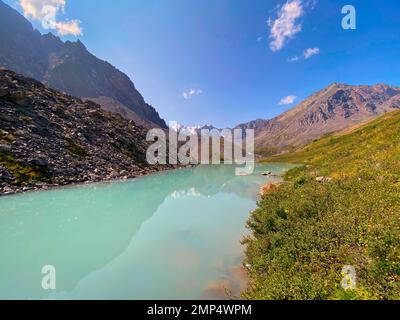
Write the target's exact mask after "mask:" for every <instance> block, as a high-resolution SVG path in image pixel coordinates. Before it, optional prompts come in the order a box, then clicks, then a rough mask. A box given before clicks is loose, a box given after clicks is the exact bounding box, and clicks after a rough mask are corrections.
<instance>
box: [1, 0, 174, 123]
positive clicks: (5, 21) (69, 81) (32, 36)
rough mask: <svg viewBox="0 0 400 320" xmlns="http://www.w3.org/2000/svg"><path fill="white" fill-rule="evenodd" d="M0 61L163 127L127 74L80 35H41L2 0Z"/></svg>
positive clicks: (6, 65)
mask: <svg viewBox="0 0 400 320" xmlns="http://www.w3.org/2000/svg"><path fill="white" fill-rule="evenodd" d="M0 66H1V67H5V68H7V69H10V70H13V71H15V72H17V73H20V74H23V75H25V76H28V77H32V78H35V79H36V80H39V81H41V82H43V83H44V84H45V85H47V86H49V87H51V88H54V89H56V90H59V91H63V92H66V93H68V94H70V95H73V96H76V97H79V98H90V99H93V100H95V101H96V102H97V103H99V104H100V105H102V106H103V107H104V109H106V110H108V111H112V112H116V113H119V114H121V115H123V116H124V117H126V118H128V119H131V120H134V121H135V122H137V123H138V124H141V125H143V126H145V127H148V128H150V127H161V128H167V126H166V123H165V121H164V120H162V119H161V118H160V116H159V114H158V113H157V111H156V110H155V109H154V108H153V107H152V106H150V105H149V104H147V103H146V102H145V100H144V99H143V97H142V95H141V94H140V93H139V92H138V91H137V89H136V88H135V86H134V84H133V83H132V81H131V80H130V79H129V77H128V76H127V75H125V74H124V73H122V72H121V71H119V70H118V69H116V68H115V67H114V66H112V65H111V64H110V63H108V62H106V61H103V60H100V59H98V58H97V57H95V56H94V55H92V54H91V53H90V52H89V51H88V50H87V49H86V47H85V46H84V44H83V43H82V42H80V41H79V40H78V41H77V42H71V41H66V42H63V41H61V40H60V38H58V37H56V36H54V35H53V34H51V33H49V34H46V35H42V34H41V33H40V32H39V31H37V30H34V29H33V27H32V25H31V23H30V22H29V21H28V20H26V19H25V18H24V17H23V16H22V15H21V14H19V13H18V12H17V11H16V10H14V9H12V8H11V7H9V6H8V5H6V4H5V3H4V2H3V1H1V0H0ZM115 105H118V108H116V107H115Z"/></svg>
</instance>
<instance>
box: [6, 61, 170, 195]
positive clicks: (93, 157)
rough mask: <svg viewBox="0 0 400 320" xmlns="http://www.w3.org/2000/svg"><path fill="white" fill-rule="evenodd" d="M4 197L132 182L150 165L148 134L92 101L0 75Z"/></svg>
mask: <svg viewBox="0 0 400 320" xmlns="http://www.w3.org/2000/svg"><path fill="white" fill-rule="evenodd" d="M0 92H1V95H0V194H3V195H4V194H11V193H15V192H20V191H28V190H33V189H41V188H48V187H52V186H60V185H68V184H74V183H85V182H96V181H103V180H113V179H128V178H133V177H136V176H140V175H144V174H147V173H151V172H156V171H159V170H164V169H168V168H170V167H169V166H149V165H148V164H147V162H146V159H145V155H146V150H147V147H148V143H147V142H146V132H147V131H146V130H145V129H144V128H143V127H141V126H138V125H136V124H135V123H134V122H133V121H128V120H126V119H124V118H123V117H121V116H119V115H114V114H111V113H109V112H106V111H104V110H102V109H101V107H100V106H99V105H97V104H95V103H94V102H91V101H83V100H81V99H79V98H74V97H72V96H69V95H66V94H63V93H60V92H58V91H56V90H53V89H50V88H47V87H46V86H44V85H43V84H42V83H41V82H38V81H36V80H33V79H30V78H26V77H23V76H20V75H18V74H16V73H14V72H12V71H7V70H4V69H1V70H0Z"/></svg>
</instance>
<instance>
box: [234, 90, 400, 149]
mask: <svg viewBox="0 0 400 320" xmlns="http://www.w3.org/2000/svg"><path fill="white" fill-rule="evenodd" d="M398 108H400V88H399V87H394V86H389V85H385V84H377V85H374V86H365V85H364V86H352V85H347V84H342V83H333V84H332V85H330V86H328V87H326V88H324V89H323V90H321V91H319V92H317V93H315V94H313V95H311V96H310V97H308V98H307V99H305V100H304V101H303V102H301V103H300V104H299V105H297V106H296V107H295V108H293V109H291V110H289V111H287V112H285V113H283V114H282V115H280V116H278V117H276V118H274V119H271V120H263V119H259V120H255V121H251V122H248V123H244V124H241V125H238V126H237V128H241V129H254V130H255V144H256V149H258V150H262V149H263V148H277V149H284V148H285V147H289V146H294V147H296V146H300V145H303V144H306V143H307V142H310V141H312V140H314V139H318V138H320V137H321V136H323V135H325V134H327V133H332V132H335V131H341V130H344V129H346V128H349V127H352V126H354V125H357V124H360V123H363V122H366V121H369V120H372V119H374V118H376V117H378V116H379V115H381V114H384V113H386V112H390V111H393V110H395V109H398Z"/></svg>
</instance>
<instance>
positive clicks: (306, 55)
mask: <svg viewBox="0 0 400 320" xmlns="http://www.w3.org/2000/svg"><path fill="white" fill-rule="evenodd" d="M319 52H320V51H319V48H308V49H307V50H305V51H304V52H303V58H304V60H307V59H310V58H311V57H312V56H315V55H317V54H319Z"/></svg>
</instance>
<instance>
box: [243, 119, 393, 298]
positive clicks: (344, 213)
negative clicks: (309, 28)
mask: <svg viewBox="0 0 400 320" xmlns="http://www.w3.org/2000/svg"><path fill="white" fill-rule="evenodd" d="M399 129H400V112H399V111H395V112H392V113H389V114H386V115H384V116H382V117H380V118H379V119H377V120H375V121H373V122H370V123H368V124H366V125H364V126H361V127H359V128H357V129H354V130H353V131H347V132H346V133H343V134H336V135H329V136H326V137H323V138H322V139H320V140H318V141H315V142H313V143H311V144H309V145H308V146H306V147H304V148H303V149H301V150H298V151H296V152H293V153H290V154H286V155H281V156H277V157H272V158H269V159H266V161H270V162H291V163H299V164H304V165H303V166H301V167H299V168H296V169H294V170H292V171H290V172H288V174H287V175H286V177H285V179H286V182H285V183H284V184H283V185H282V186H281V187H280V188H278V189H277V190H275V191H272V192H270V193H269V194H267V195H265V196H264V197H263V199H262V200H261V201H260V203H259V208H258V209H257V210H256V211H255V212H253V214H252V216H251V218H250V220H249V222H248V226H249V228H250V229H251V230H252V232H253V236H252V237H250V238H248V239H246V241H245V243H246V244H247V253H246V254H247V261H246V263H247V264H249V265H251V267H250V268H249V269H250V277H251V284H250V287H249V289H248V290H247V291H246V292H245V293H244V297H246V298H249V299H400V130H399ZM317 177H325V179H324V181H323V182H317V179H316V178H317ZM345 265H351V266H353V267H354V268H355V269H356V272H357V288H356V289H355V290H352V291H345V290H344V289H343V288H342V287H341V285H340V283H341V281H342V279H343V276H344V275H343V274H342V269H343V267H344V266H345Z"/></svg>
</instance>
